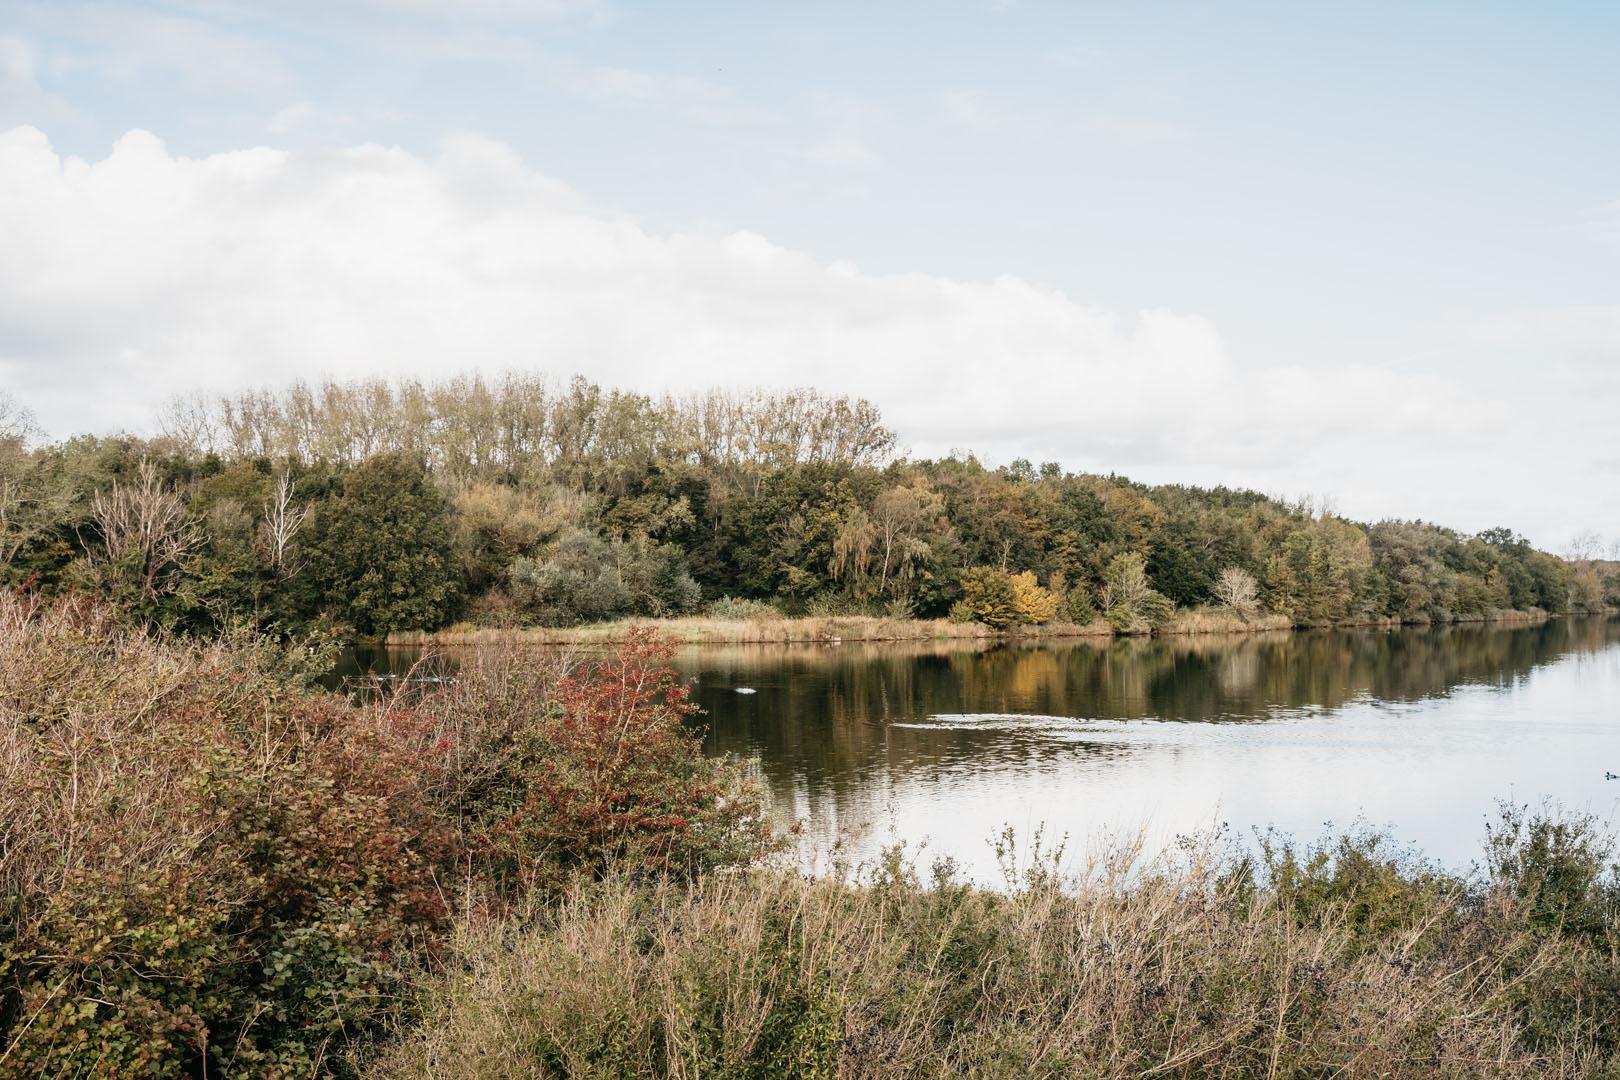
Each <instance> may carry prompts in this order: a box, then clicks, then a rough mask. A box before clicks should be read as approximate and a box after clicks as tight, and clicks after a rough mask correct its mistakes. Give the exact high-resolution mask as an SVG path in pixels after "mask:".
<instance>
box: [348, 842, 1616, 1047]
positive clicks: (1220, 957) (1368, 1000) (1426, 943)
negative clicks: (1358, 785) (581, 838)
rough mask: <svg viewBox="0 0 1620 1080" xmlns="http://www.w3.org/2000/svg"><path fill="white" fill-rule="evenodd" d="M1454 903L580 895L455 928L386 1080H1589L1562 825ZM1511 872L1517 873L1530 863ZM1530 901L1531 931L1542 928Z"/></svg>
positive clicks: (1047, 878) (1331, 867)
mask: <svg viewBox="0 0 1620 1080" xmlns="http://www.w3.org/2000/svg"><path fill="white" fill-rule="evenodd" d="M1510 824H1511V826H1512V827H1511V829H1510V830H1509V831H1508V832H1507V833H1505V834H1498V835H1497V837H1496V838H1495V841H1494V847H1493V855H1492V858H1493V861H1492V864H1491V866H1492V872H1491V877H1490V878H1489V880H1488V881H1484V882H1481V883H1478V884H1476V885H1474V886H1469V885H1466V884H1465V883H1463V882H1460V881H1457V880H1455V879H1452V878H1449V877H1447V876H1445V875H1443V874H1441V873H1439V872H1437V871H1435V870H1433V869H1431V868H1426V867H1424V866H1422V865H1421V864H1417V863H1415V862H1413V861H1412V860H1411V859H1409V858H1403V857H1400V856H1398V855H1392V854H1390V853H1388V852H1386V851H1385V850H1384V844H1383V843H1382V842H1381V841H1380V840H1379V838H1377V837H1375V836H1352V837H1347V838H1344V839H1343V840H1341V841H1338V842H1336V843H1334V844H1330V845H1328V846H1325V847H1322V848H1318V849H1312V850H1307V851H1299V850H1296V849H1293V848H1291V847H1286V846H1285V847H1283V848H1281V849H1276V848H1274V849H1273V850H1271V852H1270V854H1269V856H1268V858H1267V859H1266V860H1264V861H1262V862H1259V863H1256V864H1249V863H1246V862H1244V861H1243V860H1241V859H1237V860H1236V861H1234V859H1233V858H1231V857H1228V858H1221V857H1217V856H1216V855H1214V854H1213V853H1212V851H1211V850H1210V849H1209V848H1208V847H1201V848H1199V847H1195V848H1194V849H1192V850H1191V851H1183V852H1181V853H1180V857H1179V858H1173V859H1161V860H1159V861H1156V862H1149V863H1146V864H1144V863H1142V862H1141V861H1139V860H1138V859H1137V858H1136V857H1135V853H1132V852H1125V853H1123V854H1122V855H1116V856H1114V857H1112V858H1109V859H1104V860H1102V861H1100V862H1098V863H1096V864H1094V865H1093V866H1092V867H1091V868H1090V869H1089V870H1088V871H1087V872H1086V873H1085V874H1084V875H1082V876H1081V878H1080V879H1079V881H1078V882H1071V883H1069V884H1068V885H1066V886H1065V885H1062V884H1060V882H1059V880H1058V879H1057V878H1056V877H1055V876H1052V875H1050V874H1036V875H1033V876H1030V877H1027V878H1025V879H1024V880H1022V881H1019V882H1016V883H1015V887H1014V888H1012V889H1010V890H1008V891H1004V892H996V891H987V890H984V889H980V888H975V887H972V886H969V885H965V884H962V883H960V882H959V881H957V880H955V879H954V878H953V876H952V875H951V874H950V872H949V870H948V869H945V868H941V869H940V870H938V871H937V872H936V875H935V877H934V878H933V880H931V881H929V882H928V883H926V884H924V883H922V882H920V881H919V880H918V879H917V878H916V876H915V875H914V874H913V873H912V872H911V871H910V870H909V869H908V868H907V867H906V866H905V865H904V864H903V863H902V862H900V861H899V860H898V859H895V860H892V861H891V862H890V863H889V864H888V865H887V866H886V867H884V868H883V869H882V870H881V872H879V873H878V874H877V875H876V876H875V878H873V879H872V880H869V881H867V882H866V883H865V884H864V885H857V884H853V883H851V882H850V881H848V880H838V879H823V880H812V879H806V878H803V877H801V876H799V875H796V874H792V873H787V872H756V873H753V874H749V875H745V876H719V877H709V878H706V879H704V880H703V881H701V882H699V883H698V884H697V885H695V886H692V887H686V886H674V885H669V884H658V885H654V886H651V887H648V886H638V885H634V884H631V883H629V882H628V881H626V880H624V879H622V878H621V879H616V880H613V881H610V882H607V883H605V884H593V885H588V886H581V887H578V888H576V889H574V890H572V891H571V892H570V893H569V894H568V895H567V896H566V897H565V898H564V899H563V900H561V901H560V902H557V903H554V904H550V905H547V906H545V907H543V908H542V909H540V910H539V911H537V912H536V913H535V914H534V917H533V918H531V919H530V920H526V921H524V922H521V923H512V922H507V923H496V924H491V923H473V924H470V925H469V926H467V927H466V928H465V929H464V931H463V933H462V934H461V935H460V936H459V937H458V940H457V943H456V947H455V956H456V963H455V964H454V965H452V966H451V967H450V968H449V970H448V972H447V973H446V974H445V975H443V976H441V977H440V978H439V979H437V980H436V981H435V982H434V983H433V984H432V992H431V999H430V1002H431V1003H430V1005H429V1008H428V1015H427V1017H426V1020H425V1022H424V1023H423V1024H422V1025H421V1026H420V1027H418V1028H417V1029H416V1030H414V1031H413V1032H411V1033H410V1034H408V1035H407V1036H406V1037H405V1038H404V1039H403V1040H402V1041H401V1042H400V1043H399V1044H397V1045H396V1046H394V1047H393V1048H391V1049H390V1050H389V1052H388V1053H387V1054H386V1056H385V1058H384V1060H383V1062H382V1063H381V1065H380V1066H379V1068H380V1070H381V1072H382V1073H383V1074H384V1075H387V1076H395V1077H410V1076H428V1075H431V1076H437V1077H506V1076H573V1077H583V1076H591V1077H623V1076H646V1077H655V1076H660V1077H661V1076H677V1077H698V1076H702V1077H774V1076H852V1077H853V1076H859V1077H938V1076H978V1077H1026V1076H1035V1077H1069V1076H1085V1077H1138V1076H1173V1077H1209V1076H1221V1077H1274V1076H1289V1077H1306V1076H1309V1077H1317V1076H1322V1077H1326V1076H1348V1077H1419V1076H1421V1077H1431V1076H1443V1077H1458V1078H1462V1077H1525V1076H1561V1077H1575V1076H1608V1075H1614V1070H1615V1066H1616V1059H1615V1057H1614V1051H1615V1047H1616V1039H1617V1036H1620V986H1617V983H1616V971H1617V969H1616V964H1615V958H1614V953H1613V946H1614V941H1615V937H1614V929H1615V924H1614V906H1613V905H1614V898H1615V895H1616V894H1615V890H1614V887H1613V884H1612V883H1611V882H1608V881H1605V880H1604V879H1603V878H1602V877H1601V870H1602V867H1603V865H1604V860H1603V858H1602V857H1600V855H1599V853H1598V852H1597V851H1595V850H1591V849H1588V848H1584V847H1583V846H1582V845H1583V843H1584V842H1585V841H1584V840H1582V839H1581V837H1582V836H1583V835H1585V834H1584V830H1583V827H1582V826H1581V825H1580V824H1579V823H1576V824H1573V825H1572V824H1571V823H1567V822H1566V823H1563V824H1558V823H1553V822H1545V821H1540V822H1528V823H1526V822H1522V821H1518V822H1510ZM1532 866H1533V867H1534V869H1531V867H1532ZM1549 904H1550V905H1551V908H1550V909H1549V906H1548V905H1549Z"/></svg>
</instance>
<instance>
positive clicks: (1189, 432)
mask: <svg viewBox="0 0 1620 1080" xmlns="http://www.w3.org/2000/svg"><path fill="white" fill-rule="evenodd" d="M0 235H4V236H5V237H6V238H7V241H6V243H5V245H4V246H3V247H0V385H5V386H6V387H8V388H10V389H11V390H12V392H13V393H14V394H16V396H18V397H19V398H20V399H21V400H23V401H24V402H25V403H26V404H28V405H30V406H31V407H33V408H34V409H35V411H36V412H37V413H38V415H39V418H40V421H41V423H42V425H43V426H44V427H45V428H46V429H47V430H48V431H50V432H51V433H52V434H54V435H57V436H61V435H66V434H69V433H72V432H80V431H105V430H109V429H116V428H121V427H122V428H131V429H136V430H142V429H149V428H150V427H151V426H152V424H153V420H154V418H155V414H156V410H157V408H158V407H159V405H160V404H161V402H162V401H163V400H164V399H166V398H167V397H168V396H170V395H172V394H174V393H176V392H180V391H188V392H189V391H195V390H201V391H227V390H235V389H240V388H244V387H248V386H257V385H276V384H280V383H283V382H285V381H288V380H290V379H293V378H299V377H302V378H321V377H325V376H337V377H349V376H358V375H404V376H417V377H433V376H436V375H443V374H448V373H452V372H455V371H458V370H463V369H481V370H486V371H496V370H503V369H509V368H520V369H528V370H536V369H538V370H545V371H549V372H552V373H555V374H558V375H567V374H571V373H576V372H577V373H582V374H585V375H587V376H590V377H592V378H594V379H598V380H600V381H603V382H606V383H610V384H614V385H619V386H624V387H628V388H635V389H642V390H647V391H658V390H666V389H667V390H676V391H679V390H687V389H694V388H701V387H706V386H710V385H717V384H724V385H765V386H795V385H814V386H816V387H819V388H821V389H823V390H827V391H832V392H847V393H853V394H859V395H863V396H866V397H869V398H871V399H873V400H874V401H876V402H877V403H878V404H879V405H880V406H881V407H882V408H883V410H884V413H885V415H886V416H887V417H888V418H889V420H890V422H891V423H892V424H894V426H895V427H896V428H897V429H898V430H899V432H900V434H901V437H902V440H903V441H904V442H905V443H906V444H907V445H908V446H910V447H911V448H912V449H913V450H914V451H916V452H919V453H940V452H944V451H946V450H948V449H950V448H952V447H963V448H969V449H973V450H976V451H979V452H981V453H984V454H987V455H988V456H989V457H991V458H992V459H993V460H998V461H1007V460H1010V459H1011V458H1013V457H1020V456H1021V457H1028V458H1031V459H1034V460H1043V459H1056V460H1061V461H1063V462H1064V463H1065V464H1066V465H1069V466H1070V467H1085V468H1092V469H1103V470H1109V469H1117V470H1119V471H1122V472H1126V473H1127V474H1132V475H1138V476H1142V477H1144V478H1153V479H1174V480H1185V481H1189V482H1193V481H1196V482H1228V483H1236V484H1246V485H1250V486H1256V487H1261V488H1263V489H1266V490H1271V491H1279V492H1292V493H1302V492H1305V491H1315V492H1327V491H1331V492H1334V493H1336V494H1337V495H1339V496H1340V505H1341V506H1342V507H1343V508H1344V509H1346V510H1347V511H1352V512H1358V513H1362V514H1369V515H1378V514H1383V513H1390V514H1407V513H1418V512H1425V513H1428V514H1429V515H1431V516H1436V517H1440V518H1441V519H1442V520H1446V518H1445V514H1446V513H1447V512H1448V511H1449V512H1451V513H1452V514H1453V515H1454V518H1455V517H1461V518H1462V520H1453V521H1451V522H1450V523H1454V524H1457V525H1459V526H1462V527H1467V528H1474V527H1483V526H1484V525H1487V524H1490V523H1491V522H1493V521H1494V520H1496V517H1495V516H1493V515H1492V513H1491V508H1492V504H1491V499H1490V495H1489V492H1487V491H1485V490H1480V491H1469V490H1462V492H1461V494H1458V490H1459V489H1458V486H1457V485H1458V484H1459V483H1464V482H1465V481H1463V480H1459V478H1458V476H1457V475H1448V474H1449V473H1451V470H1452V468H1453V466H1459V467H1460V466H1461V463H1462V462H1463V461H1464V460H1467V456H1468V455H1477V454H1481V453H1489V448H1490V447H1491V446H1493V445H1495V444H1496V443H1497V442H1498V441H1499V438H1500V435H1501V433H1502V432H1503V431H1504V430H1507V428H1508V426H1509V425H1510V423H1511V413H1510V411H1509V410H1508V409H1507V408H1506V407H1505V406H1504V405H1502V404H1500V403H1497V402H1494V401H1492V400H1490V399H1488V398H1478V397H1476V396H1474V395H1473V394H1472V393H1471V392H1470V391H1468V390H1466V389H1464V388H1461V387H1459V386H1456V385H1452V384H1450V383H1448V382H1447V381H1446V380H1444V379H1441V378H1439V377H1436V376H1433V375H1426V374H1421V373H1413V372H1405V371H1400V370H1395V369H1393V368H1389V367H1382V366H1377V365H1366V366H1355V367H1341V368H1334V369H1323V368H1320V367H1309V368H1307V367H1297V368H1292V367H1289V368H1250V367H1245V366H1242V365H1240V364H1238V363H1235V362H1234V360H1233V358H1232V357H1231V356H1230V355H1229V354H1228V350H1227V348H1226V347H1225V345H1224V344H1223V341H1222V338H1221V335H1220V334H1219V332H1218V331H1217V329H1216V327H1215V326H1214V325H1212V324H1211V323H1210V322H1209V321H1208V320H1206V319H1204V318H1201V317H1199V316H1197V315H1195V314H1189V313H1181V312H1173V311H1166V310H1148V311H1141V312H1135V313H1130V314H1121V313H1117V312H1112V311H1108V310H1103V309H1099V308H1097V307H1093V306H1088V305H1086V304H1083V303H1080V302H1077V301H1076V300H1074V299H1072V298H1070V297H1068V296H1065V295H1064V294H1063V293H1061V292H1058V291H1056V290H1053V289H1049V288H1044V287H1042V286H1040V285H1038V284H1034V283H1031V282H1029V281H1025V280H1021V279H1019V278H1016V277H1000V278H996V279H994V280H990V281H960V280H953V279H949V278H944V277H939V276H933V275H928V274H921V273H917V274H890V275H876V274H869V273H863V272H861V271H860V270H859V269H857V268H856V267H854V266H851V265H848V264H845V263H838V262H833V263H826V262H820V261H817V260H816V259H813V258H811V257H809V256H807V255H805V254H802V253H799V252H795V251H792V250H789V249H786V248H783V247H781V246H778V245H776V244H773V243H772V242H770V241H769V240H767V239H766V238H764V237H762V236H759V235H756V234H754V233H751V232H734V233H731V234H729V235H714V234H696V233H694V234H687V233H672V234H665V235H658V234H654V233H652V232H650V231H648V230H646V229H644V228H642V227H640V226H638V225H637V224H636V223H635V222H633V221H631V220H626V219H624V218H623V217H620V216H615V215H613V214H609V213H604V212H602V211H600V210H598V209H596V208H593V207H592V206H591V205H590V204H589V203H588V202H587V200H586V199H584V198H583V197H582V196H580V195H579V194H577V193H575V192H573V191H572V190H570V189H569V188H568V187H567V186H566V185H565V184H563V183H561V182H559V181H557V180H554V179H552V178H549V177H547V176H545V175H543V174H542V173H540V172H537V171H535V170H534V169H532V168H530V167H529V166H528V165H526V164H525V163H524V162H523V161H521V160H520V159H519V158H518V157H517V156H516V155H515V154H514V153H513V152H512V151H511V150H510V149H509V148H508V147H506V146H504V145H502V144H500V143H498V142H495V141H492V140H489V139H485V138H480V137H475V136H462V137H457V138H453V139H450V140H448V141H447V142H446V143H445V144H444V145H443V148H442V150H441V152H440V153H439V154H438V155H437V156H435V157H426V156H420V155H415V154H411V153H408V152H405V151H403V150H400V149H396V148H388V147H382V146H375V145H367V146H359V147H354V148H351V149H345V150H340V151H321V152H316V151H309V152H296V153H290V152H286V151H279V150H270V149H262V148H260V149H246V150H240V151H235V152H230V153H222V154H217V155H213V156H210V157H206V158H200V159H188V158H184V157H177V156H175V155H172V154H171V153H169V152H168V151H167V149H166V148H165V147H164V145H163V143H162V142H161V141H160V140H159V139H158V138H156V137H155V136H153V135H151V134H148V133H145V132H140V131H135V132H131V133H129V134H128V135H126V136H125V137H123V138H122V139H120V140H119V141H118V142H117V144H116V145H115V146H114V147H113V148H112V150H111V152H110V153H109V154H108V155H107V156H106V157H105V158H103V159H102V160H99V161H95V162H89V161H85V160H81V159H77V158H71V157H67V158H64V157H62V156H61V155H59V154H57V153H56V152H55V151H54V150H53V148H52V147H51V145H50V142H49V140H48V139H47V137H46V136H45V135H44V134H43V133H42V132H40V131H38V130H36V129H34V128H29V127H22V128H17V129H14V130H11V131H9V132H6V133H4V134H0ZM1080 257H1083V256H1080ZM1419 459H1421V460H1424V461H1426V462H1430V463H1433V467H1434V469H1435V471H1436V474H1437V475H1436V476H1435V478H1434V481H1433V482H1432V483H1426V482H1420V481H1419V480H1417V479H1416V478H1414V477H1413V475H1412V473H1411V471H1410V469H1409V463H1410V462H1411V461H1413V460H1419ZM1448 490H1449V494H1448ZM1476 518H1477V519H1478V520H1474V519H1476ZM1533 524H1534V523H1529V524H1527V525H1526V527H1529V525H1533ZM1617 524H1620V523H1617Z"/></svg>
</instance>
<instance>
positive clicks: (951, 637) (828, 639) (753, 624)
mask: <svg viewBox="0 0 1620 1080" xmlns="http://www.w3.org/2000/svg"><path fill="white" fill-rule="evenodd" d="M649 625H650V626H653V627H655V628H657V630H658V631H659V633H661V634H663V635H665V636H667V637H670V638H673V639H675V640H676V641H678V642H680V643H681V644H683V645H755V644H787V643H796V642H822V643H841V642H850V641H1002V640H1041V639H1047V638H1067V637H1107V636H1108V635H1109V634H1111V633H1112V631H1111V630H1110V629H1109V628H1108V624H1107V623H1104V622H1100V621H1099V622H1093V623H1088V624H1085V625H1076V624H1074V623H1047V624H1046V625H1044V626H1023V627H1017V628H1014V629H1011V630H1005V631H996V630H992V629H990V628H989V627H987V626H984V625H982V624H980V623H959V622H951V621H950V620H949V619H890V618H882V617H879V616H871V615H837V616H807V617H802V618H785V617H784V618H754V619H714V618H694V619H651V620H649V619H639V620H620V621H615V622H604V623H593V624H590V625H587V626H570V627H529V628H523V629H510V628H492V627H482V628H478V627H452V628H450V629H448V630H440V631H433V632H422V631H407V632H401V633H395V634H392V635H390V636H389V638H388V644H390V645H493V644H501V643H517V644H527V645H570V644H585V645H606V644H610V643H614V642H619V641H623V640H624V639H625V638H627V637H629V636H630V632H631V630H633V629H634V628H636V627H638V626H649Z"/></svg>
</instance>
